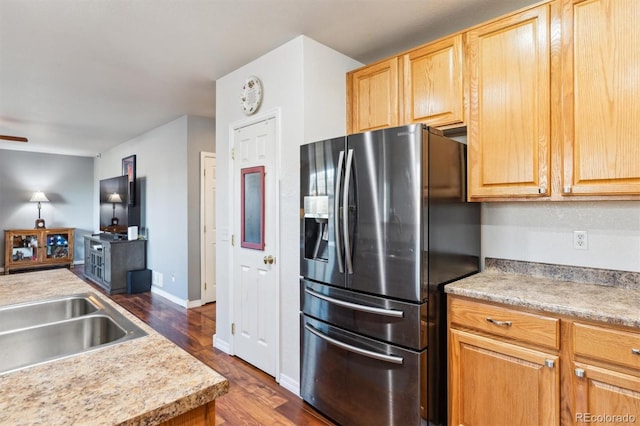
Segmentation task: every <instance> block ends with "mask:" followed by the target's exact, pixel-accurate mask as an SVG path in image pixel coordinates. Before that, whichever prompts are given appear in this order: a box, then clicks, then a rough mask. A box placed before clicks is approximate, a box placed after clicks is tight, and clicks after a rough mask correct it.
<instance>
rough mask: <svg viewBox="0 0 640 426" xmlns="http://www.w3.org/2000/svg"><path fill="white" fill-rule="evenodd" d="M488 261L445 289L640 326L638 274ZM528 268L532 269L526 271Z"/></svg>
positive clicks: (528, 306) (517, 304)
mask: <svg viewBox="0 0 640 426" xmlns="http://www.w3.org/2000/svg"><path fill="white" fill-rule="evenodd" d="M492 260H493V259H492ZM489 265H490V266H489V268H487V270H485V271H484V272H481V273H478V274H475V275H472V276H470V277H467V278H464V279H462V280H459V281H456V282H453V283H450V284H447V285H446V286H445V291H446V293H448V294H455V295H459V296H466V297H470V298H474V299H479V300H484V301H489V302H496V303H503V304H506V305H511V306H514V307H521V308H527V309H534V310H540V311H545V312H549V313H555V314H560V315H567V316H571V317H576V318H583V319H587V320H593V321H602V322H605V323H609V324H616V325H623V326H628V327H636V328H640V309H639V308H638V307H639V306H640V287H639V286H638V284H639V283H640V279H639V277H640V273H636V272H618V271H607V270H594V269H591V270H590V269H588V268H568V267H565V266H555V265H542V266H540V265H535V267H534V268H532V267H530V265H525V267H522V265H523V262H514V261H501V262H497V263H495V265H496V267H494V262H489ZM505 265H507V266H509V267H504V266H505ZM512 265H515V266H516V267H514V268H510V267H511V266H512ZM559 268H562V270H561V271H560V272H561V273H560V274H559V273H558V270H559ZM531 270H535V273H536V274H535V275H531V274H529V272H531ZM547 272H551V273H548V274H547ZM589 274H591V275H589ZM545 275H547V276H545ZM590 279H592V280H593V282H595V283H597V284H594V283H590V282H589V280H590Z"/></svg>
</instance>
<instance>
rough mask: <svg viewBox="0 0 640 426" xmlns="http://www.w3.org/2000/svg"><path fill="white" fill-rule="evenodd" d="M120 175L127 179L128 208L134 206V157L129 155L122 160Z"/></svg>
mask: <svg viewBox="0 0 640 426" xmlns="http://www.w3.org/2000/svg"><path fill="white" fill-rule="evenodd" d="M122 175H123V176H127V177H128V178H129V187H128V189H129V193H128V194H127V203H128V204H129V205H130V206H135V204H136V156H135V155H130V156H128V157H124V158H123V159H122Z"/></svg>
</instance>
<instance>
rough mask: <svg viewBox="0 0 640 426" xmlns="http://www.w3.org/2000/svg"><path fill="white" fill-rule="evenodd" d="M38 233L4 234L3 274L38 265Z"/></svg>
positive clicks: (8, 232)
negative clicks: (14, 269) (15, 269)
mask: <svg viewBox="0 0 640 426" xmlns="http://www.w3.org/2000/svg"><path fill="white" fill-rule="evenodd" d="M40 246H41V243H40V231H31V232H28V231H22V232H13V231H7V232H5V265H4V268H5V273H7V272H9V271H10V270H11V269H13V268H29V267H32V266H34V265H37V264H38V261H39V259H38V253H39V250H38V249H39V247H40Z"/></svg>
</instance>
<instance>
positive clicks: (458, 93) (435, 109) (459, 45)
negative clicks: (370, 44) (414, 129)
mask: <svg viewBox="0 0 640 426" xmlns="http://www.w3.org/2000/svg"><path fill="white" fill-rule="evenodd" d="M462 49H463V35H462V34H457V35H455V36H452V37H447V38H445V39H442V40H439V41H436V42H433V43H429V44H427V45H425V46H423V47H420V48H418V49H415V50H412V51H411V52H409V53H407V54H405V55H403V56H402V63H403V67H402V68H403V74H404V76H403V80H404V92H403V96H402V98H403V99H402V100H403V103H402V105H403V109H402V120H401V121H402V123H404V124H408V123H424V124H428V125H431V126H442V125H449V124H456V123H463V122H464V88H463V83H464V81H465V80H464V78H463V77H464V75H463V72H464V71H463V70H464V67H463V62H462Z"/></svg>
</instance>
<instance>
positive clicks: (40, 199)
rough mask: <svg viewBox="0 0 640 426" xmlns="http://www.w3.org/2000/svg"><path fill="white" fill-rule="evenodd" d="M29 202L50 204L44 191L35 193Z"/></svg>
mask: <svg viewBox="0 0 640 426" xmlns="http://www.w3.org/2000/svg"><path fill="white" fill-rule="evenodd" d="M29 201H31V202H38V203H39V202H48V201H49V199H48V198H47V196H46V195H44V193H43V192H42V191H36V192H34V193H33V195H32V196H31V199H30V200H29Z"/></svg>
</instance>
